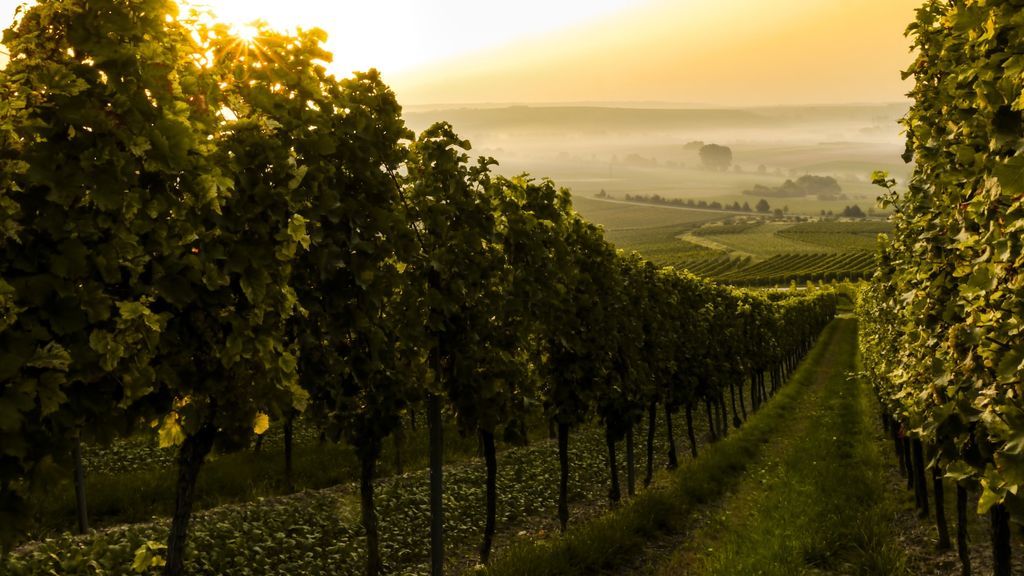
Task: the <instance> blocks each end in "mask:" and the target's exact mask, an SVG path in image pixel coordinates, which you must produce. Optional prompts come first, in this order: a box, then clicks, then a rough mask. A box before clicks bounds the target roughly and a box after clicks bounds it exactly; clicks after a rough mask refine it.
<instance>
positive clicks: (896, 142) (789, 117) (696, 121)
mask: <svg viewBox="0 0 1024 576" xmlns="http://www.w3.org/2000/svg"><path fill="white" fill-rule="evenodd" d="M624 106H626V107H622V106H613V105H608V104H604V105H590V106H585V105H576V106H564V105H551V106H544V105H535V106H504V105H490V106H474V107H458V108H456V107H444V106H437V107H429V106H418V107H409V108H406V110H405V113H404V116H405V119H406V122H407V123H408V124H409V126H410V127H411V128H413V129H414V130H422V129H423V128H425V127H426V126H428V125H430V124H431V123H432V122H435V121H438V120H447V121H449V122H451V123H452V124H453V125H454V127H455V129H456V130H457V131H458V133H459V134H460V135H461V136H462V137H464V138H467V139H469V140H470V141H471V142H472V143H473V151H472V154H473V155H488V156H493V157H494V158H496V159H497V160H498V161H499V162H500V166H499V168H498V171H499V172H500V173H503V174H506V175H515V174H520V173H523V172H529V173H530V174H531V175H533V176H536V177H550V178H552V179H554V180H555V181H556V182H557V183H558V184H560V185H562V186H566V187H569V188H570V189H572V191H573V193H574V196H575V197H577V199H579V200H582V199H583V198H587V197H593V196H595V195H598V194H600V193H601V192H602V191H604V193H605V194H606V195H608V196H611V197H612V198H614V199H622V198H624V197H625V195H626V194H630V195H653V194H658V195H660V196H661V197H663V198H666V199H675V198H681V199H690V198H693V199H695V200H705V201H708V202H711V201H719V202H722V203H730V204H731V203H732V202H736V201H739V202H740V203H743V202H750V203H751V204H753V203H754V202H756V201H757V200H758V198H757V197H756V196H753V195H751V194H743V192H744V191H749V190H752V189H753V188H754V186H755V185H762V186H768V187H776V186H780V185H782V184H783V183H784V182H785V181H786V180H787V179H795V178H798V177H799V176H802V175H805V174H812V175H817V176H831V177H834V178H835V179H836V180H837V181H838V182H839V184H840V186H841V187H842V190H843V193H842V197H840V198H835V199H829V200H818V199H816V198H813V197H811V198H790V199H786V201H785V202H784V204H785V205H786V207H787V208H788V209H789V212H791V213H795V214H807V215H815V214H819V213H820V211H821V210H826V211H827V210H833V211H839V210H842V208H843V207H844V206H846V205H849V204H850V203H851V202H856V203H858V204H859V205H860V206H861V207H862V208H863V209H865V210H867V209H869V208H872V207H873V206H874V199H875V198H876V197H877V195H878V189H877V188H876V187H874V186H872V185H871V183H870V174H871V172H872V171H874V170H888V171H889V172H890V173H892V174H893V175H894V176H895V177H896V178H898V179H900V180H902V179H903V178H905V177H906V175H907V174H909V171H910V166H908V165H906V164H904V163H903V162H902V160H901V159H900V154H901V153H902V152H903V149H904V142H903V137H902V136H901V134H900V132H901V128H900V126H899V125H898V123H897V122H898V119H899V118H900V117H901V116H902V115H903V114H904V113H905V112H906V110H907V104H904V103H891V104H863V105H848V106H782V107H756V108H715V107H700V108H696V107H687V108H681V107H676V108H669V107H654V108H652V107H640V106H637V105H624ZM695 142H701V143H705V144H711V143H714V144H719V145H722V146H728V147H729V148H730V149H731V151H732V153H733V158H732V163H731V165H730V166H729V168H728V169H727V170H724V171H722V170H711V169H708V168H706V167H705V166H704V165H703V164H702V162H701V159H700V156H699V146H698V145H697V144H694V143H695ZM688 144H689V146H688ZM577 204H579V206H578V208H579V209H580V210H581V211H582V212H584V213H586V211H587V210H586V209H587V205H588V204H589V203H587V202H585V201H583V202H580V201H577ZM780 206H781V204H780Z"/></svg>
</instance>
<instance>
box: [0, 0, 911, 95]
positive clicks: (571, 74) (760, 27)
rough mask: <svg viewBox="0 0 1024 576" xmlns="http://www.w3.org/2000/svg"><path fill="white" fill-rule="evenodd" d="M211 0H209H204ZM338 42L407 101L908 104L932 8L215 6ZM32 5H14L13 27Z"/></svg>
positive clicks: (482, 2)
mask: <svg viewBox="0 0 1024 576" xmlns="http://www.w3.org/2000/svg"><path fill="white" fill-rule="evenodd" d="M196 1H198V0H196ZM202 1H204V2H205V3H206V4H207V5H209V6H210V7H211V8H212V9H213V10H214V11H215V12H217V13H218V14H219V15H220V16H221V17H222V18H223V19H225V20H228V21H230V22H234V23H244V22H248V21H251V20H254V19H257V18H258V19H262V20H265V21H266V22H267V23H268V24H270V25H271V26H273V27H277V28H283V29H289V28H293V27H297V26H299V27H313V26H317V27H320V28H323V29H324V30H326V31H327V32H328V34H329V40H328V42H327V48H328V49H329V50H331V51H332V52H333V53H334V54H335V61H334V63H333V64H332V70H333V71H334V72H335V73H336V74H338V75H347V74H349V73H350V72H351V71H352V70H356V69H360V70H361V69H366V68H369V67H376V68H377V69H379V70H380V71H381V72H382V73H383V76H384V79H385V81H386V82H388V83H389V84H390V85H391V86H392V88H394V90H395V92H396V93H397V94H398V97H399V101H400V102H402V103H403V104H404V105H406V106H409V105H428V104H441V103H443V104H469V103H567V102H573V103H580V102H590V103H596V102H600V103H611V102H622V103H633V104H637V103H648V104H654V103H659V104H664V105H668V104H678V105H694V106H751V105H789V104H840V103H863V102H894V101H900V100H902V99H903V98H904V94H905V93H906V92H907V91H908V90H909V88H910V85H909V84H908V83H906V82H904V81H902V80H901V79H900V71H901V70H903V69H904V68H906V67H907V65H908V64H909V63H910V61H911V55H910V53H909V50H908V46H909V40H908V39H907V38H905V37H904V36H903V31H904V29H905V28H906V26H907V24H909V23H910V22H911V21H912V19H913V15H914V9H915V8H916V7H917V6H919V5H920V4H921V0H775V1H770V0H572V1H566V0H374V1H372V2H370V1H367V0H333V1H324V0H286V1H282V0H202ZM19 3H20V2H19V0H0V20H2V21H3V23H4V25H5V26H6V24H7V23H9V22H10V20H11V18H12V17H13V14H14V9H15V7H16V6H17V5H18V4H19Z"/></svg>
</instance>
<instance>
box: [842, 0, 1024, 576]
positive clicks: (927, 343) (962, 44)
mask: <svg viewBox="0 0 1024 576" xmlns="http://www.w3.org/2000/svg"><path fill="white" fill-rule="evenodd" d="M978 23H985V26H984V29H982V28H980V27H979V24H978ZM910 31H911V33H912V35H913V37H914V47H915V54H917V58H916V61H915V62H914V64H913V65H912V66H911V68H910V70H909V71H908V75H912V76H913V77H914V79H915V81H916V84H915V87H914V89H913V91H912V92H911V95H912V96H913V98H914V104H913V106H912V108H911V110H910V112H909V114H908V115H907V117H906V118H905V119H904V121H903V125H904V127H905V129H906V131H907V136H908V154H907V156H906V157H905V159H906V160H907V161H911V160H913V161H914V163H915V170H914V174H913V176H912V179H911V181H910V183H909V186H908V187H907V190H906V191H905V192H903V193H902V194H897V193H896V192H895V191H894V188H895V181H894V180H892V179H889V178H888V177H887V176H886V175H885V174H883V173H878V174H876V175H875V181H876V183H878V184H881V185H883V186H885V187H887V188H889V190H890V193H889V195H888V200H887V204H888V205H889V206H890V207H892V209H893V217H892V220H893V223H894V225H895V231H894V233H893V235H892V238H891V239H890V240H889V242H888V244H887V245H886V246H885V247H884V248H883V250H882V253H881V257H880V261H879V264H878V269H879V270H878V273H877V274H876V276H875V277H874V279H873V281H872V282H871V284H870V285H869V286H868V287H867V288H865V290H864V291H863V293H862V294H861V298H860V315H861V318H862V327H863V329H862V333H861V342H862V349H863V356H864V360H865V369H866V370H867V374H868V376H869V377H870V378H871V381H872V382H873V383H874V385H875V388H876V389H877V391H878V394H879V396H880V397H881V399H882V402H883V404H884V407H885V409H886V413H887V420H888V422H889V424H890V425H891V430H892V433H893V438H894V441H895V447H896V449H897V451H898V454H899V455H900V457H901V459H902V461H903V462H904V466H905V467H906V468H909V470H908V472H909V474H908V476H909V477H910V483H911V484H912V485H913V487H914V488H915V489H916V495H917V502H918V505H919V507H920V508H921V512H922V515H928V514H929V506H928V497H927V487H926V486H927V483H926V480H925V470H926V469H930V470H931V472H932V475H933V479H934V482H933V486H934V490H935V515H936V520H937V523H938V531H939V537H940V544H941V545H943V546H950V544H951V543H950V541H949V535H948V529H947V528H946V521H945V511H944V510H943V507H942V492H941V491H942V482H941V479H942V478H943V477H945V478H947V479H949V480H952V481H954V482H956V486H957V517H958V524H959V526H958V531H957V532H958V534H957V543H958V548H959V552H960V557H961V559H962V561H963V567H964V573H965V574H967V573H970V557H969V555H968V553H967V547H966V528H965V523H966V522H967V507H968V491H969V490H972V491H976V494H978V498H977V502H976V508H977V511H978V513H979V514H988V515H989V516H990V521H991V525H992V539H993V542H992V543H993V550H994V555H995V574H997V575H999V576H1003V575H1009V574H1010V573H1011V567H1010V561H1011V556H1010V523H1009V516H1010V515H1011V514H1013V515H1017V516H1019V517H1024V500H1022V498H1021V489H1022V487H1024V443H1022V442H1021V438H1022V437H1024V397H1022V395H1021V390H1022V386H1024V331H1022V330H1021V329H1020V326H1021V321H1022V318H1024V298H1021V294H1022V292H1021V287H1022V286H1024V276H1022V270H1024V235H1022V234H1021V229H1022V223H1024V219H1022V214H1024V178H1022V174H1024V155H1022V154H1021V152H1020V151H1021V150H1022V149H1024V122H1022V113H1021V109H1020V102H1021V96H1022V94H1024V75H1022V74H1020V58H1019V56H1017V55H1019V54H1020V53H1021V52H1022V51H1024V23H1022V22H1021V19H1020V4H1019V3H1018V2H988V3H979V2H967V1H964V0H954V1H945V0H943V1H938V0H930V1H928V2H925V4H924V6H923V7H922V8H920V9H919V10H918V12H917V21H916V22H915V23H914V24H912V25H911V27H910Z"/></svg>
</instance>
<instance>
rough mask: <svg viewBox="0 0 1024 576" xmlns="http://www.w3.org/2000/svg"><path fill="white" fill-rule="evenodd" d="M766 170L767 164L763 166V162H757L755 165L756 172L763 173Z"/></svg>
mask: <svg viewBox="0 0 1024 576" xmlns="http://www.w3.org/2000/svg"><path fill="white" fill-rule="evenodd" d="M767 171H768V167H767V166H765V165H764V164H758V166H757V173H758V174H764V173H765V172H767Z"/></svg>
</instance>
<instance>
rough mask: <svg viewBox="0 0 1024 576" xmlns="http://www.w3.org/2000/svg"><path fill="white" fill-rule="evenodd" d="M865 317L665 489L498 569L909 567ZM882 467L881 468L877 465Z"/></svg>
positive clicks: (885, 570) (880, 570)
mask: <svg viewBox="0 0 1024 576" xmlns="http://www.w3.org/2000/svg"><path fill="white" fill-rule="evenodd" d="M856 329H857V328H856V321H855V320H853V319H850V318H841V319H838V320H836V321H835V322H833V323H832V324H831V325H830V326H829V327H828V328H826V330H825V331H824V333H823V334H822V336H821V338H820V339H819V341H818V343H817V345H816V346H815V347H814V349H813V350H812V351H811V353H810V354H809V355H808V358H807V359H806V360H805V361H804V362H803V363H802V365H801V367H800V368H799V369H798V370H797V372H796V373H795V374H794V376H793V378H792V379H791V381H790V382H789V384H787V385H786V386H785V387H783V389H782V391H781V392H780V393H779V394H777V395H776V397H775V398H773V399H772V400H771V402H769V404H768V405H766V406H765V407H764V408H762V409H761V410H760V411H759V412H758V413H757V414H756V415H754V416H753V417H751V418H750V419H749V420H748V421H747V422H746V424H745V425H744V426H743V427H742V428H741V429H740V430H738V431H735V432H734V433H733V434H731V435H730V436H729V437H728V438H727V439H725V440H723V441H721V442H719V443H717V444H714V445H712V446H710V447H708V448H707V449H706V450H705V451H704V452H703V453H702V454H701V456H700V458H698V459H697V460H695V461H693V462H690V463H688V464H687V465H686V466H684V467H682V468H681V469H680V470H679V471H678V472H677V473H676V474H675V475H674V476H673V477H672V479H671V482H670V483H669V484H668V485H667V486H666V487H665V488H663V489H661V490H653V491H650V492H647V493H645V494H642V495H641V496H639V497H637V498H636V499H634V500H632V501H630V502H629V503H627V504H626V505H625V506H623V507H622V508H621V509H619V510H617V511H615V512H613V513H611V514H609V515H607V516H605V517H602V518H601V519H599V520H597V521H594V522H591V523H589V524H587V525H585V526H582V527H580V528H577V529H576V530H572V531H570V533H569V534H567V535H566V536H565V537H564V538H560V539H558V540H556V541H554V542H547V543H543V544H540V545H538V544H532V545H531V544H524V545H523V546H522V547H519V548H516V549H513V550H512V551H511V552H510V553H508V554H505V555H502V557H501V558H499V560H498V562H496V563H495V564H494V565H493V566H492V567H491V569H490V571H489V573H490V574H495V575H518V574H523V575H526V574H529V575H531V576H543V575H556V574H557V575H563V574H573V575H575V574H580V575H582V574H617V575H624V574H705V573H707V574H729V575H734V576H735V575H742V574H786V575H787V576H789V575H790V574H820V573H838V574H858V573H860V574H901V573H905V571H903V570H902V566H901V563H902V558H901V554H900V551H899V550H898V548H895V547H894V546H892V545H891V542H892V539H891V538H890V534H889V528H888V526H890V525H891V523H889V522H887V521H885V518H884V515H885V514H888V513H889V511H888V510H887V505H883V504H882V503H884V502H889V501H888V500H884V499H882V498H880V495H881V494H882V492H883V490H884V482H883V479H882V471H881V465H880V459H879V458H880V456H879V454H878V452H877V445H876V443H875V442H873V441H872V439H871V438H870V436H869V435H868V432H867V431H868V430H869V428H868V423H867V422H866V421H865V420H866V419H867V418H868V417H869V412H870V409H869V407H868V406H869V405H868V404H867V398H868V396H867V392H866V390H863V389H861V388H860V385H859V384H856V383H855V381H852V380H848V373H849V372H851V371H852V370H853V368H854V366H855V352H856ZM872 471H873V472H872Z"/></svg>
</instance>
